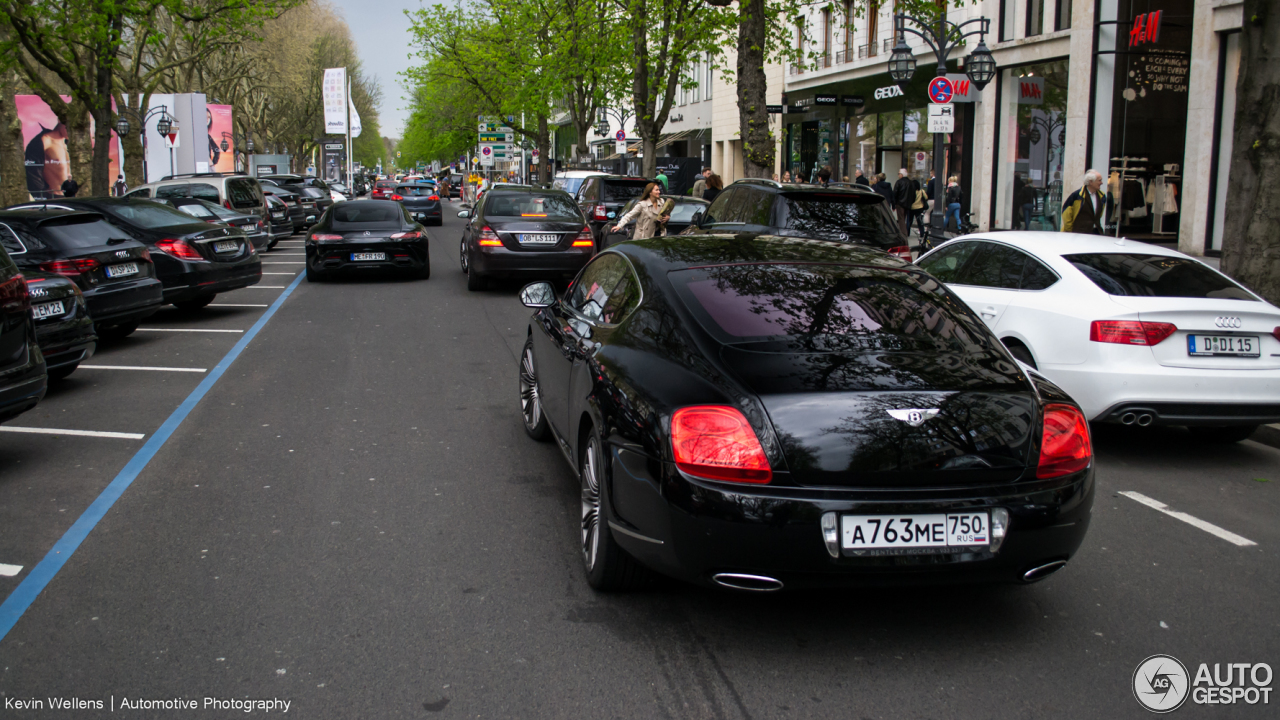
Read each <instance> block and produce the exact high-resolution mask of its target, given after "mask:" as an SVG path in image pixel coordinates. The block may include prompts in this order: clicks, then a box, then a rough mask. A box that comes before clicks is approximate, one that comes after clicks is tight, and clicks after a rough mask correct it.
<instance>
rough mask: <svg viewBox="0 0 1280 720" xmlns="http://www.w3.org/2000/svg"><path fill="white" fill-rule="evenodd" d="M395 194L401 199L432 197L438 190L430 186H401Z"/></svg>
mask: <svg viewBox="0 0 1280 720" xmlns="http://www.w3.org/2000/svg"><path fill="white" fill-rule="evenodd" d="M395 193H396V194H397V195H399V196H401V197H431V196H432V195H435V194H436V189H435V188H433V187H431V186H429V185H400V186H398V187H397V188H396V189H395Z"/></svg>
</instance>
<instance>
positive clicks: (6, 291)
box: [0, 275, 31, 313]
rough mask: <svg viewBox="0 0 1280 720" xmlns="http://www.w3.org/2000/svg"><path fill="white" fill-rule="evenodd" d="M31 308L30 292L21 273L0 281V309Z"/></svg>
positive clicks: (17, 309) (12, 310)
mask: <svg viewBox="0 0 1280 720" xmlns="http://www.w3.org/2000/svg"><path fill="white" fill-rule="evenodd" d="M30 309H31V294H30V293H29V292H28V291H27V283H26V279H25V278H23V277H22V275H14V276H13V277H11V278H9V279H8V280H5V281H4V282H2V283H0V311H4V312H6V313H10V312H14V313H16V312H27V311H29V310H30Z"/></svg>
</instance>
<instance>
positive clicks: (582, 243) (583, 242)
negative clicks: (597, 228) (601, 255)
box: [573, 227, 596, 247]
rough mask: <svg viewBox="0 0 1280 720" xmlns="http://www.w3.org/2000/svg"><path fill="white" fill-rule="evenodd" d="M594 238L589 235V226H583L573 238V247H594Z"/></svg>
mask: <svg viewBox="0 0 1280 720" xmlns="http://www.w3.org/2000/svg"><path fill="white" fill-rule="evenodd" d="M595 244H596V243H595V240H594V239H593V238H592V237H591V228H589V227H584V228H582V231H581V232H579V233H578V236H577V237H575V238H574V239H573V247H595Z"/></svg>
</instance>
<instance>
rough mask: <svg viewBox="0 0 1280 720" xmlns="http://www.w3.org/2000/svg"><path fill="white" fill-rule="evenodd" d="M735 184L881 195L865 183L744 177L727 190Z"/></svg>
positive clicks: (790, 190)
mask: <svg viewBox="0 0 1280 720" xmlns="http://www.w3.org/2000/svg"><path fill="white" fill-rule="evenodd" d="M735 185H754V186H756V187H765V188H770V189H773V190H777V191H779V192H788V193H791V192H799V193H805V192H810V193H845V194H848V195H880V193H877V192H876V191H875V190H872V189H871V188H869V187H867V186H865V185H857V184H854V183H850V184H848V185H845V184H843V183H841V184H839V185H835V184H833V185H831V186H827V187H824V186H822V185H809V184H807V183H784V182H778V181H776V180H766V179H764V178H742V179H741V180H735V181H733V182H732V183H730V184H728V185H726V186H725V189H726V190H727V189H729V188H731V187H733V186H735ZM881 197H883V196H881Z"/></svg>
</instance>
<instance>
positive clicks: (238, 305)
mask: <svg viewBox="0 0 1280 720" xmlns="http://www.w3.org/2000/svg"><path fill="white" fill-rule="evenodd" d="M206 307H271V306H270V305H243V304H239V303H211V304H209V305H207V306H206Z"/></svg>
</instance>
